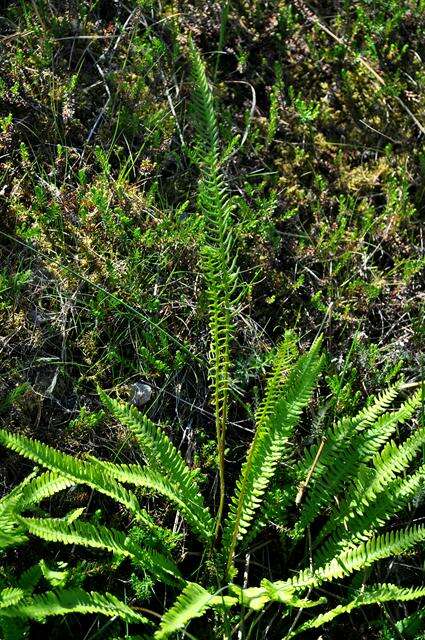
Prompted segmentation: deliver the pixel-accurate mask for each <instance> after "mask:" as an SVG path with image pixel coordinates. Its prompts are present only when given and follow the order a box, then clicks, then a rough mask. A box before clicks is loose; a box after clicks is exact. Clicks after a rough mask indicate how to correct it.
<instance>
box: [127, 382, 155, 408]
mask: <svg viewBox="0 0 425 640" xmlns="http://www.w3.org/2000/svg"><path fill="white" fill-rule="evenodd" d="M131 392H132V396H131V398H130V402H131V404H134V406H135V407H138V408H139V407H142V406H143V405H144V404H146V403H147V402H149V400H150V399H151V397H152V387H150V386H149V385H148V384H145V383H144V382H135V383H134V384H132V385H131Z"/></svg>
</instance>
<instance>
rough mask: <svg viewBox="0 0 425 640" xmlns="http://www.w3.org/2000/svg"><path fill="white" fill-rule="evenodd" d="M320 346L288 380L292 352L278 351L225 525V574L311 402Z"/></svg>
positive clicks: (285, 346) (317, 343) (300, 362)
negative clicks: (290, 439) (287, 445)
mask: <svg viewBox="0 0 425 640" xmlns="http://www.w3.org/2000/svg"><path fill="white" fill-rule="evenodd" d="M289 344H291V339H290V338H289ZM320 344H321V341H320V340H316V341H315V342H314V343H313V345H312V347H311V349H310V351H309V352H308V353H307V354H305V355H303V356H301V358H300V359H299V360H298V362H297V363H296V365H295V366H293V368H292V370H291V371H290V373H289V375H288V378H287V380H285V376H286V375H287V369H288V366H289V363H290V360H291V357H292V353H291V351H290V352H289V353H288V342H286V341H285V342H284V343H283V346H282V349H281V350H280V351H279V356H278V358H277V362H276V366H275V368H274V370H273V373H272V375H271V378H270V381H269V385H268V389H267V392H266V398H265V401H264V403H263V404H262V405H261V407H260V412H259V418H258V426H257V429H256V433H255V436H254V440H253V442H252V444H251V447H250V450H249V452H248V456H247V460H246V462H245V464H244V465H243V467H242V471H241V475H240V478H239V480H238V482H237V485H236V492H235V495H234V497H233V498H232V501H231V505H230V511H229V515H228V518H227V521H226V523H225V531H224V536H223V547H224V551H225V552H226V554H227V556H228V571H230V569H231V564H232V561H233V555H234V552H235V548H236V544H237V541H238V540H240V539H242V537H243V536H244V535H245V534H246V532H247V530H248V527H249V526H250V524H251V523H252V520H253V519H254V515H255V512H256V511H257V509H258V508H259V507H260V505H261V502H262V500H263V497H264V494H265V491H266V489H267V487H268V485H269V483H270V480H271V478H272V476H273V474H274V472H275V469H276V466H277V464H278V462H279V461H280V460H281V458H282V456H283V453H284V449H285V445H286V444H287V442H288V440H289V438H291V436H292V435H293V433H294V429H295V427H296V425H297V423H298V420H299V419H300V416H301V414H302V411H303V409H304V408H305V406H306V405H307V404H308V402H309V400H310V398H311V394H312V392H313V389H314V387H315V384H316V382H317V377H318V375H319V373H320V370H321V367H322V362H323V360H322V358H321V357H320V354H319V349H320Z"/></svg>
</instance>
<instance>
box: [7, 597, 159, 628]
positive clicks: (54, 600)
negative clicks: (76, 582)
mask: <svg viewBox="0 0 425 640" xmlns="http://www.w3.org/2000/svg"><path fill="white" fill-rule="evenodd" d="M70 613H100V614H102V615H104V616H108V617H115V616H118V617H119V618H122V619H123V620H125V621H127V622H144V623H147V622H148V620H147V619H146V618H145V617H144V616H141V615H140V614H139V613H137V612H136V611H134V610H133V609H132V608H131V607H129V606H128V605H126V604H125V603H124V602H121V601H120V600H119V599H118V598H116V597H115V596H113V595H112V594H110V593H96V592H95V591H91V592H90V593H88V592H86V591H83V590H82V589H69V590H68V589H63V590H58V591H48V592H47V593H41V594H37V595H33V596H31V597H30V598H25V600H24V601H23V602H22V601H21V602H18V604H16V605H13V606H10V607H7V608H5V609H2V610H1V614H0V615H1V617H4V618H20V619H25V618H27V619H32V620H44V619H45V618H47V617H48V616H58V615H66V614H70Z"/></svg>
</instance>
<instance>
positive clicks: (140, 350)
mask: <svg viewBox="0 0 425 640" xmlns="http://www.w3.org/2000/svg"><path fill="white" fill-rule="evenodd" d="M0 26H1V33H2V35H1V41H0V46H1V62H0V194H1V201H0V207H1V214H2V215H1V222H0V225H1V226H0V256H1V257H0V260H1V262H0V333H1V336H0V349H1V355H2V361H1V364H0V396H1V397H5V396H6V395H7V394H8V393H9V392H11V391H13V390H16V389H18V390H19V391H20V393H18V392H16V400H15V401H11V400H10V395H9V401H8V402H7V403H3V405H1V407H0V408H1V415H0V419H1V423H2V424H3V425H4V426H7V428H8V429H9V430H16V431H19V432H21V433H25V434H27V435H31V436H34V437H37V438H40V439H42V440H43V441H44V442H47V443H50V444H53V445H55V446H57V445H60V448H61V449H62V450H64V451H66V452H68V453H73V454H81V453H82V452H89V453H93V454H96V455H97V456H101V457H104V458H106V457H108V458H110V459H112V460H117V459H118V460H121V461H125V462H129V461H130V462H131V461H133V459H134V456H135V454H134V450H133V449H134V447H133V445H132V441H131V439H129V437H128V434H127V432H126V431H125V430H123V429H122V428H120V427H119V426H118V425H117V424H116V423H115V422H114V421H113V420H111V418H110V417H109V416H107V415H106V414H105V412H104V410H103V409H102V407H101V406H100V404H99V401H98V394H97V391H96V385H97V384H99V385H100V386H101V387H102V388H106V389H110V390H113V391H114V393H116V394H117V395H118V396H119V397H121V398H122V399H127V400H129V399H131V398H132V397H133V396H134V390H135V387H134V385H135V384H136V385H141V384H146V385H149V387H150V390H151V391H152V395H151V397H150V398H149V400H148V404H147V405H146V407H145V408H146V409H147V411H148V413H149V415H150V416H151V417H152V418H154V419H155V420H156V421H161V422H162V423H163V424H165V425H167V424H168V425H172V429H171V426H170V428H169V435H171V436H172V439H173V441H174V443H175V444H176V445H177V446H179V447H181V448H182V450H183V451H185V452H186V451H187V452H188V453H187V455H188V459H189V460H191V461H193V463H194V465H196V466H197V467H199V468H200V469H201V477H202V478H203V480H204V485H205V488H206V490H207V492H208V495H209V500H210V502H211V504H213V503H214V501H215V499H216V493H215V488H214V477H215V472H216V462H215V448H214V443H213V442H212V439H211V436H212V434H213V433H214V424H213V420H212V417H211V405H210V402H209V394H208V380H207V375H206V366H205V365H206V358H207V353H208V313H207V308H208V301H207V297H206V292H205V287H204V284H203V280H202V277H201V274H200V272H199V264H198V256H197V253H198V249H197V247H198V239H199V236H200V234H201V232H202V225H201V221H200V215H199V211H198V209H197V205H196V201H197V198H196V191H197V187H198V172H197V168H196V163H194V162H193V157H192V156H191V151H190V147H191V142H192V139H193V136H194V129H193V117H192V113H191V110H190V107H189V103H190V99H191V95H192V91H193V86H192V84H191V81H190V77H189V62H188V38H189V36H191V37H192V38H193V40H194V41H195V43H196V45H197V46H198V48H199V49H200V51H201V52H202V53H203V57H204V60H205V61H206V64H207V67H208V72H209V77H210V79H211V80H212V82H213V84H214V93H215V97H216V104H217V111H218V114H219V128H220V137H221V140H222V145H223V147H224V149H226V153H227V156H228V158H227V161H226V165H225V166H226V172H225V173H226V175H225V177H226V181H227V183H228V185H229V188H230V191H231V195H232V197H233V202H234V205H235V213H234V228H233V233H234V236H235V238H236V245H237V246H236V247H235V251H237V252H238V256H239V266H240V268H241V273H242V276H243V280H244V281H245V282H246V283H248V284H247V291H246V295H245V297H244V305H243V307H242V308H241V309H240V312H239V314H238V316H237V319H236V335H235V344H236V345H237V347H234V353H233V358H234V359H235V360H236V367H235V369H234V371H233V379H232V387H231V395H232V398H233V403H232V409H231V415H230V424H231V425H232V428H231V429H229V430H228V449H227V453H226V457H227V460H228V463H229V465H230V468H232V465H233V466H234V469H235V473H236V472H237V470H238V469H239V465H240V461H241V460H242V459H243V457H244V455H245V452H246V449H247V446H248V443H249V442H250V440H251V432H250V422H249V418H250V417H251V416H252V414H253V411H254V409H255V408H256V406H257V403H258V398H259V397H260V395H261V391H262V389H263V386H264V375H265V371H266V370H267V367H268V364H269V363H270V361H271V358H272V356H273V354H274V347H275V344H276V342H277V341H278V340H279V339H280V338H281V337H282V335H283V333H284V330H285V329H287V328H293V329H295V331H296V332H297V333H298V334H299V335H300V336H301V343H302V345H307V344H310V343H311V342H312V340H313V339H314V337H315V336H316V335H317V334H318V333H319V332H320V331H321V332H323V334H324V343H325V347H326V350H327V353H328V358H327V359H328V362H327V367H326V375H325V376H323V377H322V380H321V389H320V392H321V394H322V396H323V397H325V398H326V402H325V403H322V404H321V405H320V410H319V405H318V404H317V403H315V402H313V404H312V405H311V407H310V409H309V412H308V414H307V416H306V417H305V420H304V421H303V426H302V433H303V435H304V436H305V438H306V440H307V441H308V439H309V438H312V437H313V436H314V435H315V434H316V433H318V432H320V429H322V428H323V426H326V425H328V424H330V423H331V422H332V420H333V419H334V417H335V416H339V415H341V414H342V413H344V412H350V411H354V410H356V409H357V408H359V407H360V406H361V405H362V401H363V400H364V399H365V398H366V397H367V396H368V395H369V394H372V393H375V392H378V391H380V390H381V389H382V387H384V386H386V385H387V384H389V383H391V382H393V381H394V380H395V379H396V378H398V377H399V376H400V375H404V377H405V379H406V380H407V381H410V380H418V379H419V378H420V377H421V371H422V368H423V364H422V361H421V352H422V351H423V347H424V341H425V336H424V329H423V323H422V318H423V311H424V301H425V298H424V290H423V267H424V265H425V253H424V237H423V236H424V225H423V220H424V196H425V191H424V177H425V148H424V133H425V102H424V100H425V98H424V96H425V68H424V64H423V57H424V55H425V51H424V31H425V5H424V3H423V2H422V1H419V2H410V1H407V0H403V1H402V2H399V1H395V0H385V1H384V0H377V1H374V2H369V1H368V0H359V1H356V2H345V1H342V2H337V1H335V2H315V3H312V4H309V5H308V6H307V5H305V4H304V3H303V2H300V1H296V2H295V1H293V2H290V1H287V2H286V1H283V2H277V1H271V2H237V1H235V2H229V3H225V2H222V3H219V2H163V3H159V2H156V1H151V0H139V1H138V2H136V1H134V0H129V1H128V2H112V1H102V0H100V1H96V0H92V1H91V2H79V1H78V0H76V1H75V2H73V1H69V2H54V1H48V0H33V2H27V1H24V0H23V1H22V2H6V3H3V11H2V15H1V18H0ZM22 385H24V386H22ZM148 395H149V394H148ZM12 400H13V399H12ZM30 469H31V465H29V464H28V465H27V466H26V464H22V462H21V461H20V462H19V463H18V458H17V457H16V456H15V455H13V454H11V453H8V454H7V455H5V457H4V469H3V473H2V483H3V487H4V490H5V491H6V490H8V489H9V488H10V487H11V486H12V485H13V484H15V483H16V482H17V481H18V480H21V479H22V478H23V477H24V476H25V475H26V473H28V472H29V471H30ZM66 500H68V503H67V502H66V501H65V498H61V499H57V502H58V504H57V505H56V506H57V507H58V508H59V509H63V512H64V513H65V512H66V511H67V510H69V509H70V508H72V507H77V506H86V504H87V502H88V500H90V501H92V502H93V503H92V505H91V507H92V512H93V517H94V518H96V517H97V518H99V520H102V518H103V517H104V513H105V510H107V509H108V507H109V505H108V503H106V502H104V501H102V499H99V498H93V496H92V495H91V493H90V492H89V491H83V490H82V489H79V488H78V489H76V490H75V491H74V492H73V493H72V494H71V496H69V495H68V494H67V498H66ZM153 504H154V506H155V509H156V512H157V516H158V518H159V519H160V520H163V521H169V520H170V518H174V515H173V514H172V515H170V513H169V512H168V510H167V508H166V507H165V506H164V505H163V504H162V503H161V501H159V500H156V501H155V502H153ZM420 505H421V503H420V500H418V501H417V503H415V506H414V507H413V508H412V509H411V510H410V511H409V512H408V513H407V515H406V514H404V515H403V517H402V520H403V522H406V521H417V520H418V519H419V518H420V517H421V511H420ZM110 517H112V520H116V521H117V522H120V521H121V520H122V519H124V520H125V517H126V516H125V515H123V514H122V513H121V512H120V511H119V509H115V511H113V513H112V516H110ZM180 527H181V523H179V522H178V521H176V526H175V532H176V536H175V539H172V540H167V541H164V544H166V545H168V546H169V547H170V548H171V547H173V546H174V547H177V548H178V549H180V551H179V552H180V553H181V554H184V549H185V540H184V537H183V538H179V536H178V535H177V534H178V533H179V532H180ZM37 544H38V545H39V546H40V548H36V545H33V546H32V547H31V549H29V548H22V550H20V551H19V553H18V552H14V553H11V554H10V558H8V560H9V562H8V563H7V568H4V569H3V570H2V571H3V574H4V575H3V578H4V580H6V581H7V580H9V579H10V576H9V575H8V574H10V573H11V574H13V573H16V572H21V571H22V570H24V569H25V568H27V566H29V565H30V564H31V562H32V561H33V560H34V557H38V556H39V555H40V554H41V555H44V557H47V556H48V554H50V557H51V559H52V560H53V559H54V558H55V557H56V555H55V554H56V552H55V549H53V550H52V549H50V548H49V547H48V545H42V544H41V543H37ZM274 544H275V542H274V541H273V542H272V544H271V547H270V546H267V545H266V546H265V549H264V555H263V563H264V564H265V565H267V564H268V563H269V562H270V557H271V554H273V553H275V547H274V546H273V545H274ZM422 570H423V556H421V555H420V554H417V555H413V556H412V557H410V558H409V559H408V560H406V562H403V563H402V562H400V563H399V564H398V565H397V566H396V572H397V574H398V575H399V578H400V582H401V583H403V581H405V580H407V581H410V582H415V581H417V579H418V577H420V574H421V571H422ZM104 572H105V560H104V559H103V558H102V557H99V558H96V557H93V555H91V556H87V558H84V559H83V560H82V562H81V564H80V565H79V567H78V570H77V571H76V575H75V576H73V580H74V581H75V582H76V583H78V581H79V580H80V581H82V579H83V577H84V578H86V577H87V576H88V578H89V580H91V581H92V584H93V585H94V586H96V584H98V583H99V582H100V579H99V577H98V576H99V575H102V576H103V577H102V578H101V581H102V582H103V581H104V575H105V573H104ZM108 576H109V582H110V584H109V585H107V586H108V588H109V590H111V591H114V588H115V591H116V584H117V582H120V581H121V582H120V584H124V585H125V589H127V590H128V592H129V594H131V597H133V596H134V594H135V595H136V596H137V597H140V598H143V596H145V595H146V594H147V593H149V589H150V584H149V580H147V579H144V580H142V579H141V578H140V577H138V576H137V575H136V574H131V571H130V570H127V572H126V568H124V569H123V568H122V567H120V568H119V569H116V570H115V569H114V564H113V562H112V561H111V566H110V569H109V573H108ZM155 597H156V598H157V599H158V602H161V598H163V594H162V593H161V592H159V593H158V594H157V595H156V596H155ZM405 612H406V611H404V610H403V611H401V613H405ZM397 613H399V614H400V611H398V612H397V609H395V610H394V609H393V610H391V611H389V612H388V611H386V610H385V615H384V614H383V615H384V618H385V617H386V616H387V617H388V618H389V619H391V616H392V615H396V614H397ZM372 618H376V615H375V616H372ZM90 624H91V623H88V622H87V619H86V620H84V619H75V620H74V619H72V621H67V622H66V623H62V624H61V625H59V624H58V622H57V621H56V622H53V623H49V625H50V626H49V633H50V635H51V637H52V638H55V637H59V636H61V637H64V634H65V637H69V638H71V637H81V638H87V640H88V639H89V638H94V632H93V631H92V630H91V629H90ZM93 624H94V623H93ZM340 625H341V626H339V627H338V626H336V627H335V629H334V631H330V632H329V635H328V636H326V637H329V638H337V637H340V634H341V633H342V632H343V633H344V634H345V635H347V636H348V635H349V634H350V633H351V630H352V629H353V628H354V629H355V631H354V632H353V637H356V638H357V637H359V634H363V637H365V638H368V639H369V638H375V637H377V634H378V633H381V631H380V630H379V629H376V628H375V627H373V626H372V625H371V624H370V620H369V619H368V618H367V617H365V616H362V614H359V615H358V616H357V617H356V618H354V622H351V623H349V622H347V620H346V622H345V623H343V622H341V623H340ZM118 629H120V627H119V626H117V627H116V630H115V629H114V630H113V631H112V632H111V633H112V635H111V636H108V633H109V631H107V632H106V635H105V634H104V637H115V636H116V637H119V633H120V632H119V631H118ZM35 633H37V631H35ZM42 633H45V630H44V629H42ZM114 633H115V636H114V635H113V634H114ZM66 634H68V635H67V636H66ZM34 637H37V636H36V635H35V636H34ZM271 637H272V636H271ZM311 637H317V636H314V635H313V636H311Z"/></svg>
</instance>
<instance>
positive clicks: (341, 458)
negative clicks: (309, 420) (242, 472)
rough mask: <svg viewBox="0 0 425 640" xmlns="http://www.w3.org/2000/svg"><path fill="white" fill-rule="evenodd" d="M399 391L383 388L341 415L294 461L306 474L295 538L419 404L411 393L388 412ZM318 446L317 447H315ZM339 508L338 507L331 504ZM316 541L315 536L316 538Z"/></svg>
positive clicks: (330, 523)
mask: <svg viewBox="0 0 425 640" xmlns="http://www.w3.org/2000/svg"><path fill="white" fill-rule="evenodd" d="M398 392H399V385H398V384H397V385H394V386H393V387H390V388H389V389H388V390H387V391H385V392H383V393H382V394H381V395H380V396H378V398H377V399H376V400H375V402H373V403H372V404H371V405H370V406H369V407H368V408H366V409H364V410H362V411H361V412H360V413H359V414H358V415H357V416H355V417H354V418H343V419H341V420H340V421H339V422H338V423H337V424H336V425H335V426H333V427H330V428H329V429H328V430H327V431H326V432H325V433H324V435H323V438H322V443H321V444H317V445H315V446H313V447H311V448H310V449H309V450H308V451H307V453H306V455H305V456H304V458H303V460H302V461H301V463H300V464H299V465H298V469H297V471H296V472H297V474H298V476H299V477H300V478H303V477H305V476H306V475H307V474H309V470H310V469H312V472H311V474H310V476H309V483H308V488H307V489H306V491H305V494H306V497H305V500H304V503H303V505H302V509H301V513H300V516H299V519H298V522H297V525H296V527H295V529H294V531H293V535H294V537H295V538H299V537H300V536H302V535H303V532H304V531H305V529H306V527H307V526H308V525H309V524H311V522H313V520H314V519H315V518H316V517H317V516H318V515H320V514H322V513H323V510H324V509H325V508H328V507H329V506H331V507H334V506H335V497H336V496H338V495H339V493H340V492H342V494H345V493H346V489H347V483H349V482H353V481H354V482H355V479H356V477H357V474H358V471H359V469H362V468H365V465H366V464H367V463H368V462H369V461H370V460H372V459H373V457H374V456H375V455H376V454H377V453H378V452H379V450H380V448H381V447H382V446H383V445H384V444H385V442H387V441H388V440H389V438H390V437H391V436H392V434H393V433H394V431H395V429H396V428H397V426H399V425H401V424H404V423H405V422H406V421H407V420H408V419H409V418H411V416H412V415H413V413H414V412H415V410H416V409H417V407H419V406H420V403H421V398H420V394H419V393H417V394H415V395H414V396H413V397H412V398H409V399H408V400H407V401H406V402H404V403H403V404H402V405H401V407H400V408H399V409H398V410H396V411H392V412H389V413H383V412H385V411H387V409H388V408H389V406H390V404H391V402H392V401H393V400H394V398H395V397H396V396H397V394H398ZM320 447H321V449H320V451H319V448H320ZM334 511H335V512H339V507H338V506H337V507H335V509H334ZM336 522H337V516H336V517H330V518H329V520H328V524H327V531H330V530H331V528H332V526H333V525H334V524H336ZM318 541H319V540H318Z"/></svg>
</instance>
